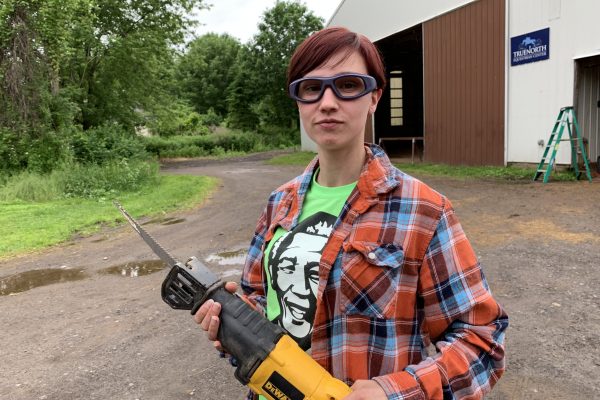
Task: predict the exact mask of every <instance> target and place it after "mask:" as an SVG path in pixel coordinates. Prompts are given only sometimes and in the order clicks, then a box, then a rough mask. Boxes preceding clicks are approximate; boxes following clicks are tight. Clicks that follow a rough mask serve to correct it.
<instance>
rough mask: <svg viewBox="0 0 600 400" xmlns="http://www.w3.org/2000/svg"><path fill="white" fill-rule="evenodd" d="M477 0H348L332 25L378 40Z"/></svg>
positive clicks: (342, 5) (343, 3) (331, 21)
mask: <svg viewBox="0 0 600 400" xmlns="http://www.w3.org/2000/svg"><path fill="white" fill-rule="evenodd" d="M473 1H474V0H420V1H413V0H394V1H391V0H370V1H364V0H345V1H342V2H341V3H340V6H339V7H338V9H337V11H336V12H335V13H334V14H333V17H331V19H330V21H329V23H328V25H329V26H335V25H341V26H345V27H347V28H348V29H350V30H352V31H355V32H360V33H362V34H363V35H365V36H367V37H368V38H369V39H371V40H373V41H376V40H379V39H382V38H384V37H387V36H390V35H392V34H394V33H396V32H400V31H402V30H404V29H407V28H410V27H411V26H414V25H417V24H419V23H421V22H424V21H427V20H430V19H432V18H434V17H436V16H438V15H440V14H443V13H446V12H448V11H451V10H453V9H455V8H458V7H460V6H463V5H465V4H468V3H472V2H473Z"/></svg>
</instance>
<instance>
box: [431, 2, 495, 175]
mask: <svg viewBox="0 0 600 400" xmlns="http://www.w3.org/2000/svg"><path fill="white" fill-rule="evenodd" d="M504 1H505V0H479V1H477V2H475V3H472V4H469V5H467V6H465V7H463V8H460V9H458V10H456V11H454V12H451V13H449V14H445V15H442V16H440V17H438V18H435V19H433V20H431V21H428V22H425V23H424V24H423V53H424V93H425V99H424V106H425V133H424V137H425V144H424V145H425V159H426V161H430V162H442V163H447V164H466V165H504V44H505V33H504V15H505V10H504V6H505V5H504Z"/></svg>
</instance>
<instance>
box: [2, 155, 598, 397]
mask: <svg viewBox="0 0 600 400" xmlns="http://www.w3.org/2000/svg"><path fill="white" fill-rule="evenodd" d="M301 170H302V168H300V167H272V166H267V165H265V164H264V163H263V162H262V161H261V160H260V159H256V158H254V159H248V160H238V161H235V162H218V163H200V162H185V163H176V164H170V165H168V166H166V167H165V171H166V172H167V173H173V174H198V175H212V176H217V177H219V178H220V179H221V182H222V184H221V186H220V188H219V190H218V191H217V192H216V193H214V195H213V196H212V197H211V198H210V199H209V200H208V201H207V202H206V203H205V204H203V205H202V206H200V207H198V208H197V209H194V210H191V211H188V212H182V213H177V214H173V215H168V216H165V218H163V219H156V220H154V221H148V220H142V222H143V223H146V225H145V227H146V228H147V230H148V231H149V232H150V233H151V234H152V235H153V236H154V237H156V238H157V239H159V240H160V242H161V243H162V244H163V245H164V246H165V247H166V248H168V249H169V250H170V251H171V253H172V254H174V255H177V256H178V257H180V258H185V257H187V256H192V255H196V256H199V257H202V258H203V259H204V260H208V264H209V265H210V266H211V268H213V269H214V271H217V272H218V273H220V274H221V275H222V276H223V277H226V278H227V279H230V280H237V279H239V273H240V271H241V267H242V259H243V254H244V251H245V249H246V247H247V245H248V242H249V240H250V237H251V234H252V232H253V229H254V224H255V220H256V218H257V217H258V215H259V214H260V211H261V210H262V207H263V206H264V201H265V199H266V197H267V196H268V194H269V192H270V191H271V190H272V189H273V188H275V187H276V186H278V185H279V184H280V183H283V182H284V181H286V180H288V179H289V178H291V177H293V176H295V175H297V174H298V173H299V172H300V171H301ZM421 179H422V180H424V181H425V182H427V183H429V184H430V185H432V186H433V187H434V188H436V189H438V191H440V192H442V193H444V194H445V195H447V196H448V197H449V198H450V199H451V200H452V202H453V204H454V206H455V208H456V209H457V212H458V215H459V217H460V219H461V221H462V223H463V226H464V228H465V230H466V232H467V235H468V236H469V237H470V239H471V241H472V242H473V244H474V247H475V248H476V250H477V253H478V255H479V256H480V258H481V262H482V264H483V265H484V270H485V272H486V274H487V277H488V280H489V281H490V285H491V287H492V290H493V292H494V294H495V296H496V297H497V298H498V300H499V301H500V302H501V303H502V304H503V305H504V306H505V308H506V309H507V310H508V313H509V316H510V318H511V320H510V323H511V325H510V328H509V331H508V333H507V348H508V370H507V372H506V374H505V377H504V378H502V380H501V381H500V383H499V384H498V386H497V388H496V389H495V390H494V393H493V395H491V396H489V398H490V399H557V400H559V399H565V400H566V399H569V400H570V399H592V398H599V397H600V395H599V394H598V393H600V374H598V372H599V371H600V291H599V290H598V287H600V182H598V181H595V182H594V183H592V184H589V183H586V182H576V183H575V182H574V183H550V184H546V185H542V184H537V183H536V184H530V183H526V184H524V183H518V184H507V183H493V182H482V181H457V180H448V179H440V178H428V177H421ZM125 206H127V205H126V204H125ZM155 259H156V256H154V255H153V254H152V253H151V251H150V250H149V249H148V247H147V246H146V245H145V244H144V243H143V242H141V240H140V239H139V238H138V237H137V236H136V235H135V234H134V233H133V232H132V230H131V229H130V228H129V227H128V226H122V227H120V228H116V229H111V230H106V231H103V232H102V233H100V234H97V235H94V236H92V237H88V238H83V239H77V240H74V241H72V242H69V243H67V244H65V245H61V246H58V247H55V248H53V249H50V250H48V251H44V252H43V253H40V254H35V255H29V256H24V257H19V258H16V259H11V260H8V261H5V262H2V263H0V294H2V295H0V309H1V310H2V311H1V312H0V327H1V330H0V359H1V362H0V398H1V399H61V400H62V399H132V400H133V399H194V398H196V399H207V400H217V399H228V400H229V399H241V398H242V396H243V394H244V393H245V389H244V388H243V387H242V386H241V385H240V384H239V383H237V381H235V379H234V378H233V376H232V373H233V370H232V369H231V367H229V365H228V364H227V363H226V362H225V361H224V360H222V359H219V358H218V356H217V353H216V352H215V351H214V349H212V348H211V345H210V344H209V343H208V342H207V341H206V340H205V339H204V335H203V333H202V332H201V331H200V330H199V329H198V328H197V327H196V326H195V324H194V323H193V321H192V319H191V317H190V316H189V314H188V313H187V312H185V311H173V310H171V309H170V308H168V307H167V306H166V305H165V304H164V303H163V302H162V300H161V299H160V284H161V282H162V280H163V278H164V276H165V273H166V271H165V270H160V267H161V265H160V263H156V262H154V263H153V262H151V261H153V260H155ZM136 261H138V262H139V261H144V262H143V263H141V264H139V265H137V268H136V265H133V264H132V263H133V262H136ZM127 263H129V264H127ZM124 264H126V265H124ZM157 267H158V269H159V270H158V271H157ZM153 271H156V272H153ZM151 272H153V273H151ZM132 275H133V276H132ZM53 281H59V283H56V284H47V283H49V282H53ZM43 284H45V285H43ZM9 293H10V294H9Z"/></svg>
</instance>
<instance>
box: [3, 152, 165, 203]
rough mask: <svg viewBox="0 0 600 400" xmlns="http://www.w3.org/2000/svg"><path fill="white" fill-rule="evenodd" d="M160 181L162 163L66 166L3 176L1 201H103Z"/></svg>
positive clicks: (139, 162)
mask: <svg viewBox="0 0 600 400" xmlns="http://www.w3.org/2000/svg"><path fill="white" fill-rule="evenodd" d="M157 179H158V163H157V162H155V161H153V162H144V161H131V162H129V161H127V160H120V161H111V162H108V163H106V164H104V165H95V164H88V165H82V164H65V165H63V166H62V167H61V168H59V169H55V170H54V171H52V172H51V173H49V174H39V173H35V172H29V171H23V172H20V173H18V174H15V175H13V176H10V177H9V176H6V175H2V176H0V201H16V200H21V201H32V202H37V201H50V200H56V199H59V198H71V197H84V198H102V197H107V196H111V195H115V194H117V193H123V192H132V191H136V190H139V189H140V188H142V187H144V186H146V185H151V184H154V183H155V182H156V180H157Z"/></svg>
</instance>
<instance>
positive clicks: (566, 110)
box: [533, 107, 592, 183]
mask: <svg viewBox="0 0 600 400" xmlns="http://www.w3.org/2000/svg"><path fill="white" fill-rule="evenodd" d="M565 127H566V128H567V132H568V133H569V138H568V139H562V135H563V133H564V131H565ZM560 142H570V144H571V168H573V171H574V172H575V177H576V179H579V177H580V176H581V172H580V171H579V163H578V160H577V155H578V154H581V156H582V158H583V164H584V165H585V173H586V175H587V178H588V180H589V181H590V182H591V181H592V174H591V173H590V163H589V161H588V158H587V155H586V153H585V147H584V146H583V138H582V137H581V133H580V131H579V124H578V123H577V117H576V116H575V111H574V110H573V107H563V108H561V109H560V112H559V113H558V119H557V120H556V122H555V123H554V129H552V133H551V134H550V139H548V144H546V149H545V150H544V155H543V156H542V159H541V160H540V163H539V165H538V167H537V170H536V172H535V176H534V177H533V180H534V181H537V180H538V178H539V177H540V176H542V174H543V175H544V183H547V182H548V179H550V173H551V172H552V167H553V166H554V161H555V159H556V152H557V151H558V145H559V144H560ZM550 149H552V154H551V155H550V158H549V159H548V153H549V152H550ZM545 165H547V166H545Z"/></svg>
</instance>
